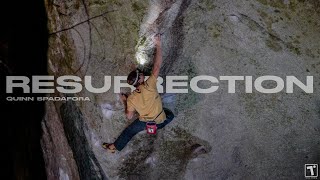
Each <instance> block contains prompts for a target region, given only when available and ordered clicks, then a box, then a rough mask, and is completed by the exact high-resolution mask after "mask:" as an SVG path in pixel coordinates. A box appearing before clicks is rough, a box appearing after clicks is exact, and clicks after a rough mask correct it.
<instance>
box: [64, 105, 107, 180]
mask: <svg viewBox="0 0 320 180" xmlns="http://www.w3.org/2000/svg"><path fill="white" fill-rule="evenodd" d="M60 109H61V110H60V111H61V116H62V121H63V128H64V130H65V132H66V136H67V139H68V143H69V145H70V147H71V149H72V151H73V154H74V158H75V160H76V164H77V166H78V171H79V175H80V179H85V180H91V179H107V176H106V175H105V174H104V171H103V169H102V168H101V166H100V164H99V162H98V160H97V159H96V157H95V155H94V153H93V152H92V149H91V147H90V145H89V142H88V140H87V138H86V135H85V129H84V128H85V127H86V125H85V119H84V117H83V115H82V113H81V111H80V109H79V108H78V107H77V106H76V105H75V103H74V102H72V101H67V102H66V103H65V104H63V105H62V106H61V107H60Z"/></svg>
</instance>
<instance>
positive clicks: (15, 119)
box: [0, 0, 48, 180]
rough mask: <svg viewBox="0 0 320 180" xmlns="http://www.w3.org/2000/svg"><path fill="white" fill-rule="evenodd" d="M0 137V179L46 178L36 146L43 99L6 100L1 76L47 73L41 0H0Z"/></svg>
mask: <svg viewBox="0 0 320 180" xmlns="http://www.w3.org/2000/svg"><path fill="white" fill-rule="evenodd" d="M0 13H1V14H0V18H1V19H0V23H1V26H0V27H1V28H0V75H1V86H0V87H1V92H0V93H1V105H2V108H1V111H2V113H1V120H2V125H1V127H2V128H1V137H2V139H3V141H2V147H3V148H2V152H3V153H2V156H3V157H2V159H3V160H4V161H3V163H4V167H5V168H3V171H4V173H0V174H1V177H0V179H19V180H20V179H23V180H24V179H27V180H29V179H30V180H35V179H46V174H45V169H44V161H43V156H42V151H41V147H40V138H41V120H42V118H43V115H44V110H45V109H44V103H43V102H8V101H6V96H14V97H18V96H37V94H22V92H19V91H14V93H13V94H6V93H5V87H6V86H5V76H7V75H17V76H19V75H20V76H22V75H23V76H28V77H31V76H32V75H45V74H47V64H46V63H47V58H46V53H47V48H48V41H47V39H48V38H47V37H48V36H47V34H48V30H47V17H46V12H45V7H44V1H43V0H32V1H11V2H10V3H7V2H5V1H1V5H0Z"/></svg>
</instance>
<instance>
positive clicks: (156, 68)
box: [152, 34, 162, 78]
mask: <svg viewBox="0 0 320 180" xmlns="http://www.w3.org/2000/svg"><path fill="white" fill-rule="evenodd" d="M154 41H155V44H156V54H155V56H154V59H153V69H152V74H153V75H154V76H155V78H158V76H159V72H160V68H161V64H162V52H161V39H160V34H157V35H156V36H155V39H154Z"/></svg>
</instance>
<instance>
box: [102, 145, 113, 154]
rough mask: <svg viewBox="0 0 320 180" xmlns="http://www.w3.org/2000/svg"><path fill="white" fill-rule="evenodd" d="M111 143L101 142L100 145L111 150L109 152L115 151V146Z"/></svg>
mask: <svg viewBox="0 0 320 180" xmlns="http://www.w3.org/2000/svg"><path fill="white" fill-rule="evenodd" d="M111 145H113V144H108V143H103V144H102V147H103V148H104V149H106V150H107V151H109V152H111V153H115V152H116V148H115V147H111Z"/></svg>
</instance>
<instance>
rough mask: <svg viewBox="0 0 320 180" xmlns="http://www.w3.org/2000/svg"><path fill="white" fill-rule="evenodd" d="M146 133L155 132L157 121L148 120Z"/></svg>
mask: <svg viewBox="0 0 320 180" xmlns="http://www.w3.org/2000/svg"><path fill="white" fill-rule="evenodd" d="M146 127H147V133H148V134H156V133H157V123H156V122H154V121H149V122H147V124H146Z"/></svg>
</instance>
